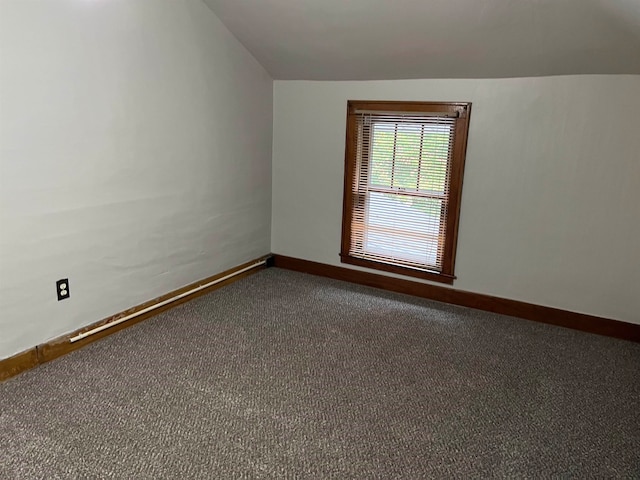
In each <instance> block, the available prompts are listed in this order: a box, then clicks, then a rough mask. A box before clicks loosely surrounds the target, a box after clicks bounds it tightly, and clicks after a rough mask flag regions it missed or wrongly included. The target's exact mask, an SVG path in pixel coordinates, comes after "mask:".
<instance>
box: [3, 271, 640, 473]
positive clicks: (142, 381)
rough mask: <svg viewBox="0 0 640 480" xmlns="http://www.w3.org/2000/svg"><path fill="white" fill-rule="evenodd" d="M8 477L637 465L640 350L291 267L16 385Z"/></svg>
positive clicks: (611, 469) (137, 328)
mask: <svg viewBox="0 0 640 480" xmlns="http://www.w3.org/2000/svg"><path fill="white" fill-rule="evenodd" d="M0 446H1V448H0V478H2V479H34V478H41V479H57V478H59V479H71V478H78V479H80V478H82V479H87V478H118V479H134V478H135V479H159V478H167V479H169V478H170V479H177V478H180V479H186V478H202V479H205V478H207V479H209V478H211V479H226V478H229V479H231V478H233V479H236V478H238V479H259V478H286V479H298V478H300V479H303V478H305V479H306V478H308V479H324V478H328V479H329V478H331V479H365V478H366V479H376V478H380V479H382V478H384V479H394V478H396V479H419V478H461V477H463V478H576V479H585V478H640V345H638V344H634V343H631V342H626V341H622V340H616V339H611V338H606V337H600V336H596V335H591V334H587V333H583V332H577V331H572V330H568V329H563V328H559V327H554V326H549V325H543V324H538V323H533V322H528V321H525V320H519V319H515V318H511V317H506V316H501V315H497V314H491V313H486V312H479V311H475V310H471V309H466V308H462V307H456V306H451V305H446V304H441V303H436V302H430V301H427V300H423V299H418V298H414V297H409V296H404V295H400V294H393V293H388V292H384V291H380V290H376V289H372V288H368V287H363V286H358V285H352V284H348V283H344V282H339V281H335V280H329V279H325V278H320V277H314V276H310V275H305V274H301V273H296V272H290V271H286V270H281V269H277V268H270V269H267V270H263V271H261V272H259V273H257V274H255V275H252V276H249V277H247V278H244V279H242V280H240V281H238V282H236V283H233V284H231V285H229V286H226V287H224V288H222V289H219V290H217V291H215V292H213V293H210V294H208V295H206V296H203V297H200V298H198V299H195V300H193V301H191V302H189V303H186V304H183V305H181V306H179V307H176V308H174V309H172V310H170V311H167V312H165V313H162V314H160V315H158V316H156V317H154V318H152V319H150V320H147V321H145V322H142V323H140V324H137V325H134V326H132V327H131V328H128V329H126V330H123V331H121V332H118V333H115V334H114V335H112V336H109V337H107V338H105V339H103V340H100V341H98V342H95V343H93V344H91V345H89V346H87V347H85V348H83V349H81V350H79V351H76V352H73V353H71V354H69V355H67V356H65V357H62V358H60V359H58V360H56V361H53V362H51V363H48V364H45V365H43V366H40V367H38V368H36V369H34V370H31V371H28V372H26V373H24V374H22V375H20V376H18V377H15V378H13V379H10V380H8V381H6V382H4V383H2V384H0Z"/></svg>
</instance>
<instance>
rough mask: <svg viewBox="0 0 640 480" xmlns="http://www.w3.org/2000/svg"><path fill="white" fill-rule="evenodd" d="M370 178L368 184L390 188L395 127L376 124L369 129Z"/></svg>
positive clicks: (390, 124) (386, 124)
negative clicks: (370, 137)
mask: <svg viewBox="0 0 640 480" xmlns="http://www.w3.org/2000/svg"><path fill="white" fill-rule="evenodd" d="M371 135H372V137H373V140H372V142H371V152H370V155H371V167H370V168H371V178H370V180H369V183H370V184H371V185H377V186H380V187H387V188H389V187H391V185H392V183H391V179H392V172H393V143H394V138H395V125H394V124H392V123H376V124H374V125H373V128H372V129H371Z"/></svg>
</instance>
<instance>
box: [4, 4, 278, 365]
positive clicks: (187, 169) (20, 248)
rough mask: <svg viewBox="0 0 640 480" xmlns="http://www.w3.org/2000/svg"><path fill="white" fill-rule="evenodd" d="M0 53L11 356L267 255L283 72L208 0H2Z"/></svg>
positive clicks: (7, 339) (6, 338)
mask: <svg viewBox="0 0 640 480" xmlns="http://www.w3.org/2000/svg"><path fill="white" fill-rule="evenodd" d="M0 49H1V50H0V102H1V103H0V178H1V180H0V188H1V189H0V192H1V197H0V200H1V207H0V239H1V240H0V241H1V243H0V358H3V357H7V356H10V355H12V354H14V353H17V352H19V351H22V350H24V349H27V348H29V347H32V346H34V345H36V344H38V343H41V342H44V341H46V340H48V339H51V338H53V337H56V336H58V335H61V334H64V333H66V332H70V331H73V330H75V329H77V328H80V327H82V326H85V325H87V324H90V323H92V322H95V321H98V320H100V319H102V318H105V317H107V316H109V315H112V314H115V313H117V312H120V311H123V310H125V309H127V308H129V307H132V306H134V305H137V304H140V303H142V302H144V301H147V300H150V299H152V298H154V297H156V296H159V295H161V294H164V293H167V292H169V291H171V290H174V289H176V288H179V287H182V286H184V285H186V284H188V283H190V282H194V281H197V280H200V279H202V278H205V277H207V276H210V275H213V274H216V273H218V272H220V271H222V270H225V269H227V268H229V267H232V266H235V265H238V264H240V263H243V262H246V261H249V260H251V259H253V258H256V257H258V256H260V255H263V254H266V253H268V252H269V251H270V220H271V219H270V214H271V140H272V129H271V126H272V98H273V97H272V93H273V89H272V80H271V79H270V78H269V76H268V75H267V73H266V72H265V71H264V69H263V68H262V67H261V66H260V65H259V64H258V63H257V62H256V61H255V60H254V59H253V57H252V56H251V55H249V53H248V52H247V51H246V50H245V49H244V48H243V47H242V46H241V45H240V44H239V43H238V42H237V41H236V40H235V38H234V37H232V36H231V34H230V33H229V32H228V31H227V30H226V28H225V27H223V25H222V24H221V23H220V21H219V20H218V19H217V18H216V17H215V16H214V14H213V13H212V12H211V11H210V10H209V9H208V8H207V7H206V6H205V5H204V4H203V3H202V2H201V1H200V0H136V1H123V0H55V1H51V0H29V1H25V0H2V1H1V2H0ZM63 277H69V279H70V286H71V298H70V299H68V300H65V301H62V302H57V301H56V295H55V281H56V280H57V279H59V278H63Z"/></svg>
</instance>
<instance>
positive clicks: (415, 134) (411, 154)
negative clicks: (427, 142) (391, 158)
mask: <svg viewBox="0 0 640 480" xmlns="http://www.w3.org/2000/svg"><path fill="white" fill-rule="evenodd" d="M421 137H422V125H418V124H399V125H398V127H397V131H396V145H395V146H396V149H395V162H394V169H393V186H394V187H398V188H406V189H412V190H415V189H417V188H418V169H419V165H420V139H421Z"/></svg>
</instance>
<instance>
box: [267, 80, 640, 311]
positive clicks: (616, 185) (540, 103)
mask: <svg viewBox="0 0 640 480" xmlns="http://www.w3.org/2000/svg"><path fill="white" fill-rule="evenodd" d="M348 99H353V100H358V99H361V100H375V99H381V100H433V101H470V102H473V110H472V115H471V126H470V134H469V145H468V153H467V166H466V170H465V180H464V188H463V199H462V211H461V222H460V232H459V241H458V256H457V265H456V274H457V276H458V279H457V281H456V282H455V284H454V286H453V287H454V288H456V289H461V290H468V291H472V292H480V293H485V294H490V295H497V296H500V297H506V298H512V299H516V300H521V301H525V302H532V303H536V304H541V305H547V306H552V307H557V308H562V309H567V310H572V311H577V312H582V313H589V314H593V315H600V316H604V317H609V318H613V319H618V320H624V321H628V322H633V323H640V120H638V112H640V76H571V77H546V78H519V79H498V80H495V79H491V80H412V81H377V82H304V81H276V82H275V85H274V144H273V212H272V217H273V223H272V251H273V252H275V253H279V254H283V255H290V256H293V257H299V258H303V259H308V260H313V261H317V262H323V263H328V264H333V265H339V264H340V262H339V256H338V253H339V251H340V230H341V210H342V186H343V184H342V182H343V162H344V138H345V118H346V102H347V100H348ZM344 266H345V267H347V268H354V267H351V266H347V265H344Z"/></svg>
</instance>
